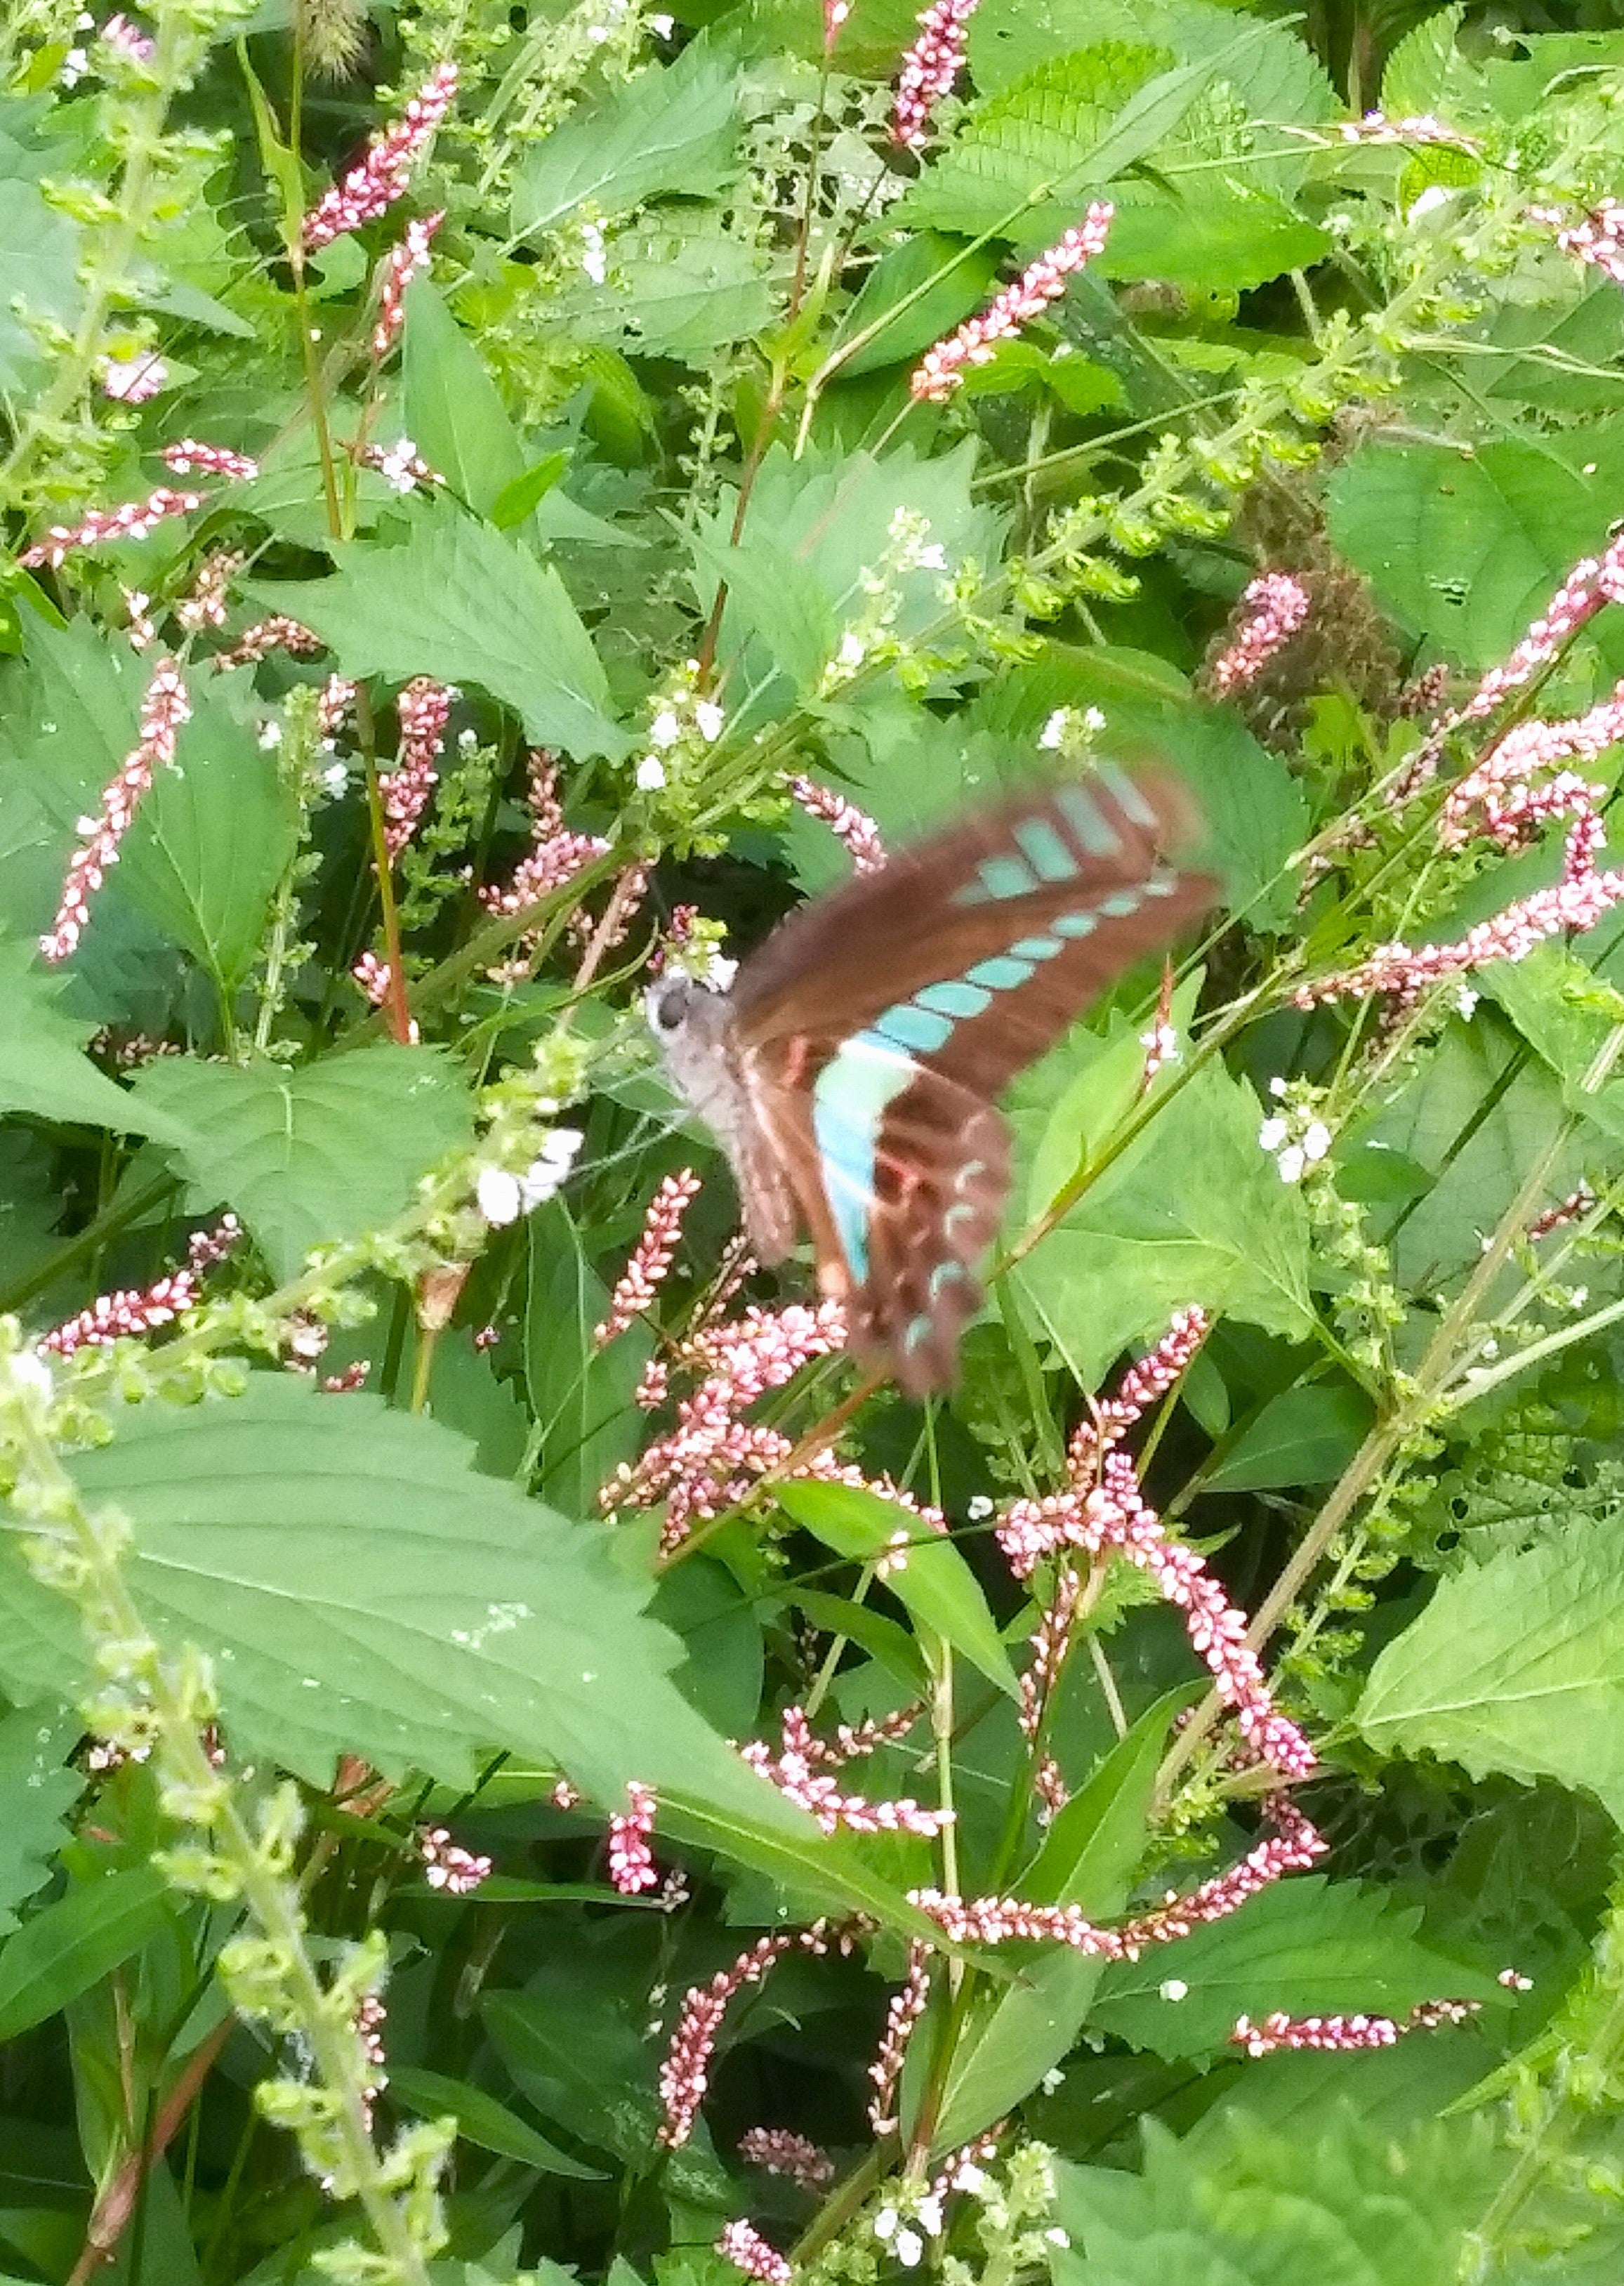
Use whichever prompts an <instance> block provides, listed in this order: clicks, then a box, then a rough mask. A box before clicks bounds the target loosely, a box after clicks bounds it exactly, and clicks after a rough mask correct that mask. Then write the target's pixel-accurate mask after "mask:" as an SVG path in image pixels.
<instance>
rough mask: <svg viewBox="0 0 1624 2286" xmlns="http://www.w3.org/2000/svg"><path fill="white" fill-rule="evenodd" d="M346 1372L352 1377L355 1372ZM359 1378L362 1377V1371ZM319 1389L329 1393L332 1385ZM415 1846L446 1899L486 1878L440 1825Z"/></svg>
mask: <svg viewBox="0 0 1624 2286" xmlns="http://www.w3.org/2000/svg"><path fill="white" fill-rule="evenodd" d="M349 1370H350V1372H352V1373H353V1372H354V1370H355V1368H354V1367H353V1366H352V1367H351V1368H349ZM361 1377H362V1379H363V1380H365V1377H366V1368H365V1367H363V1368H362V1376H361ZM345 1378H346V1376H343V1375H338V1376H335V1381H336V1383H338V1384H339V1385H342V1384H343V1383H344V1381H345ZM323 1385H324V1387H326V1388H328V1389H331V1388H333V1386H334V1382H327V1383H324V1384H323ZM417 1846H418V1851H419V1854H420V1856H421V1858H422V1860H423V1879H424V1880H426V1881H427V1882H428V1886H429V1888H431V1889H442V1890H443V1891H444V1893H445V1895H446V1896H448V1897H466V1896H468V1895H469V1893H470V1892H471V1891H473V1890H475V1889H477V1888H479V1886H480V1883H481V1882H482V1881H488V1880H490V1858H489V1857H482V1856H475V1854H474V1852H473V1851H472V1850H471V1849H464V1848H463V1847H462V1845H461V1843H460V1842H458V1841H452V1840H451V1835H450V1833H448V1832H447V1831H446V1829H445V1827H444V1826H443V1825H426V1826H423V1827H422V1828H421V1829H420V1832H419V1833H418V1837H417Z"/></svg>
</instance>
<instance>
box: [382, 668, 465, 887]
mask: <svg viewBox="0 0 1624 2286" xmlns="http://www.w3.org/2000/svg"><path fill="white" fill-rule="evenodd" d="M395 708H396V713H397V714H398V715H399V717H400V746H399V749H398V752H397V754H396V763H395V768H394V769H392V770H386V771H385V772H384V773H383V774H382V775H381V776H380V778H379V780H378V792H379V795H380V798H381V800H382V803H383V818H384V825H383V840H384V847H386V848H387V849H388V853H389V855H390V857H391V858H395V857H398V856H399V855H400V853H401V851H402V850H403V849H404V847H406V844H407V843H408V842H409V841H410V840H411V839H412V835H413V834H414V833H415V832H417V829H418V826H419V824H420V822H421V819H422V816H423V812H424V810H425V809H427V808H428V797H429V795H430V794H431V793H432V792H434V789H435V779H436V778H437V777H438V776H439V771H438V769H436V767H435V765H436V764H437V762H438V761H439V759H440V756H441V755H442V754H443V753H444V751H445V725H446V723H447V721H449V719H450V716H451V692H450V691H449V690H447V689H446V687H445V685H444V684H443V682H434V681H432V680H431V678H430V677H429V676H428V675H427V674H420V675H416V676H414V677H413V679H412V681H411V682H409V683H408V684H407V685H406V687H405V689H404V690H403V691H402V692H401V694H400V697H399V698H397V699H396V702H395Z"/></svg>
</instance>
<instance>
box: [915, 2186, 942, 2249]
mask: <svg viewBox="0 0 1624 2286" xmlns="http://www.w3.org/2000/svg"><path fill="white" fill-rule="evenodd" d="M914 2212H915V2213H916V2214H917V2216H918V2217H919V2219H920V2221H921V2222H922V2223H923V2225H924V2227H925V2228H926V2229H927V2230H928V2231H929V2232H930V2235H931V2237H932V2238H939V2237H940V2236H941V2234H942V2195H941V2193H940V2192H939V2191H927V2192H926V2193H925V2195H924V2197H923V2198H922V2199H921V2201H920V2203H919V2204H918V2206H917V2207H916V2208H915V2209H914Z"/></svg>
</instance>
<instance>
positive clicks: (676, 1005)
mask: <svg viewBox="0 0 1624 2286" xmlns="http://www.w3.org/2000/svg"><path fill="white" fill-rule="evenodd" d="M686 1005H687V996H686V993H684V992H681V991H672V992H662V993H661V995H660V997H659V998H658V999H657V1000H656V1001H655V1004H654V1020H655V1026H656V1028H657V1029H659V1030H660V1031H662V1032H674V1031H676V1030H677V1029H678V1027H679V1025H680V1024H681V1022H682V1019H683V1013H684V1011H685V1009H686Z"/></svg>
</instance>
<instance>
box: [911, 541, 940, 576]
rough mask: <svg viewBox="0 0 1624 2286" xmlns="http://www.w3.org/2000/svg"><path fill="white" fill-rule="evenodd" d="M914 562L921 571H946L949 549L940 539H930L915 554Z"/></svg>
mask: <svg viewBox="0 0 1624 2286" xmlns="http://www.w3.org/2000/svg"><path fill="white" fill-rule="evenodd" d="M914 564H915V566H916V568H917V569H918V570H919V571H946V569H947V550H946V549H945V548H944V547H943V546H942V543H941V541H940V540H928V541H927V542H926V543H925V545H924V547H922V548H921V549H920V550H919V551H918V553H917V554H916V555H915V556H914Z"/></svg>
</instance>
